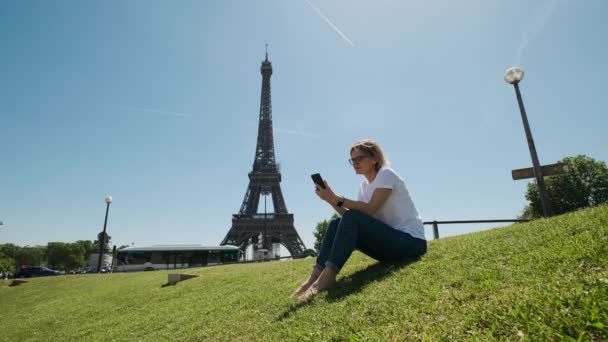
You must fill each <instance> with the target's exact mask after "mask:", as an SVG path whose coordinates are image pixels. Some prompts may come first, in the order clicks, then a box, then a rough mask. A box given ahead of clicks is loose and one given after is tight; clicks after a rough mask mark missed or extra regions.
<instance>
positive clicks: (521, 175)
mask: <svg viewBox="0 0 608 342" xmlns="http://www.w3.org/2000/svg"><path fill="white" fill-rule="evenodd" d="M568 171H569V169H568V165H566V164H564V163H557V164H550V165H543V166H541V167H540V172H541V174H542V175H543V177H547V176H557V175H561V174H564V173H568ZM511 177H513V180H519V179H526V178H534V177H535V175H534V168H532V167H529V168H526V169H516V170H511Z"/></svg>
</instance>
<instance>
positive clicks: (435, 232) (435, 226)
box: [422, 219, 530, 240]
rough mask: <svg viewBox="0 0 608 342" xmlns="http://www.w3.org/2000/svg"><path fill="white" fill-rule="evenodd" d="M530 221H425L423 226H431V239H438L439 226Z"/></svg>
mask: <svg viewBox="0 0 608 342" xmlns="http://www.w3.org/2000/svg"><path fill="white" fill-rule="evenodd" d="M528 221H530V220H519V219H508V220H464V221H426V222H422V224H423V225H430V224H432V225H433V239H434V240H437V239H439V225H440V224H463V223H499V222H528Z"/></svg>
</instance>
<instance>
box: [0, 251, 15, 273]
mask: <svg viewBox="0 0 608 342" xmlns="http://www.w3.org/2000/svg"><path fill="white" fill-rule="evenodd" d="M16 267H17V265H16V264H15V259H13V258H10V257H8V256H6V255H5V254H3V253H2V252H0V272H3V273H6V272H15V269H16Z"/></svg>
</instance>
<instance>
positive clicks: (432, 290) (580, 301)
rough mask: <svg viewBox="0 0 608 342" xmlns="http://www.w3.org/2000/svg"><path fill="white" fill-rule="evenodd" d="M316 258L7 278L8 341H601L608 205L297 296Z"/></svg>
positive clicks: (486, 235)
mask: <svg viewBox="0 0 608 342" xmlns="http://www.w3.org/2000/svg"><path fill="white" fill-rule="evenodd" d="M312 263H313V259H300V260H293V261H284V262H268V263H259V264H241V265H226V266H216V267H208V268H199V269H190V270H186V272H187V273H190V274H196V275H198V276H199V277H197V278H194V279H190V280H186V281H184V282H181V283H178V284H177V285H176V286H168V287H162V285H163V284H165V283H166V282H167V272H164V271H156V272H143V273H117V274H112V275H87V274H85V275H73V276H59V277H48V278H34V279H28V280H27V283H25V284H22V285H19V286H13V287H9V286H7V285H8V282H6V281H2V282H0V340H3V341H27V340H32V341H35V340H45V341H68V340H74V341H91V340H116V341H125V340H133V341H141V340H148V341H163V340H164V341H178V340H179V341H181V340H190V341H200V340H213V341H215V340H244V341H247V340H275V341H278V340H298V341H299V340H351V341H359V340H376V341H386V340H388V341H390V340H397V341H402V340H468V339H472V340H475V339H478V340H496V339H499V340H520V339H524V340H579V339H580V340H607V339H608V330H607V328H606V325H607V324H608V266H607V265H608V206H602V207H598V208H594V209H589V210H583V211H579V212H576V213H572V214H568V215H563V216H560V217H555V218H552V219H548V220H539V221H535V222H531V223H526V224H515V225H512V226H509V227H505V228H498V229H493V230H489V231H484V232H479V233H474V234H468V235H464V236H458V237H452V238H445V239H441V240H437V241H431V242H430V243H429V252H428V253H427V254H426V255H425V256H424V257H423V258H422V259H421V260H420V261H417V262H415V263H412V264H409V265H392V266H386V265H380V264H377V263H376V262H375V261H374V260H372V259H370V258H368V257H366V256H365V255H362V254H360V253H358V252H356V253H355V254H354V255H353V257H352V258H351V259H350V260H349V262H348V263H347V264H346V266H345V268H344V269H343V271H342V273H341V274H340V276H339V278H338V287H337V288H336V289H333V290H331V291H329V292H325V293H322V294H320V295H318V296H317V297H316V298H314V299H313V300H312V301H310V302H307V303H298V302H297V301H295V300H292V299H289V298H288V297H289V295H290V294H291V292H292V291H293V290H294V289H295V288H296V287H297V285H299V283H300V282H302V281H303V280H304V278H306V277H307V275H308V274H309V272H310V269H311V265H312Z"/></svg>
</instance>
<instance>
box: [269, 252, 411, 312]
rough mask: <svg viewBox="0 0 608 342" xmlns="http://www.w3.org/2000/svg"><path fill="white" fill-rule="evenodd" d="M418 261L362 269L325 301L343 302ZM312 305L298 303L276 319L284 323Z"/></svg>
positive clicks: (328, 295)
mask: <svg viewBox="0 0 608 342" xmlns="http://www.w3.org/2000/svg"><path fill="white" fill-rule="evenodd" d="M418 260H420V258H417V259H412V260H407V261H401V262H390V263H389V262H382V263H381V262H377V263H375V264H373V265H370V266H368V267H366V268H365V269H362V270H360V271H357V272H355V273H353V274H351V275H349V276H346V277H344V278H342V279H340V280H339V281H338V282H337V283H336V286H334V287H333V288H331V289H329V290H328V291H327V296H326V297H325V300H326V301H328V302H336V301H339V300H342V299H344V298H345V297H347V296H350V295H351V294H354V293H357V292H359V291H361V290H362V289H363V288H364V287H365V286H366V285H367V284H369V283H372V282H374V281H380V280H382V279H384V278H386V277H388V276H389V275H391V274H392V273H393V272H395V271H397V270H399V269H401V268H403V267H405V266H407V265H409V264H412V263H414V262H416V261H418ZM311 304H312V300H307V301H303V302H298V303H296V304H294V305H292V306H291V307H290V308H289V309H287V310H286V311H285V312H283V313H282V314H280V315H279V316H278V317H277V318H276V319H275V321H282V320H284V319H286V318H288V317H289V316H291V315H292V314H294V313H295V312H296V311H298V310H300V308H302V307H305V306H308V305H311Z"/></svg>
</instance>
